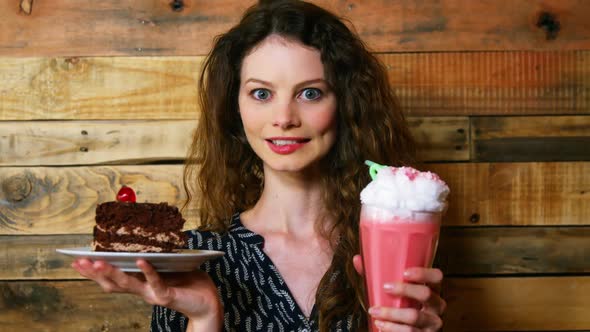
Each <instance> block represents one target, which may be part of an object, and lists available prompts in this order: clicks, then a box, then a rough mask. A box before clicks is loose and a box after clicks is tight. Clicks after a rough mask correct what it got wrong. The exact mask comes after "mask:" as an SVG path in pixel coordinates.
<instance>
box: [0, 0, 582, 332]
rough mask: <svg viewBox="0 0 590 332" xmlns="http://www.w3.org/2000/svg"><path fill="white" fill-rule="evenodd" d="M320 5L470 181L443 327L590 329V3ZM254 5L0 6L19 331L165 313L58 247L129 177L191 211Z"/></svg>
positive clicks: (10, 280)
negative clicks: (212, 123) (192, 152)
mask: <svg viewBox="0 0 590 332" xmlns="http://www.w3.org/2000/svg"><path fill="white" fill-rule="evenodd" d="M314 2H316V3H318V4H320V5H322V6H325V7H326V8H329V9H331V10H333V11H335V12H337V13H338V14H340V15H342V16H344V17H346V18H348V19H349V20H350V22H351V23H352V24H353V25H354V26H355V28H356V30H357V31H358V33H359V34H360V35H361V36H362V37H363V39H364V40H365V41H366V42H367V44H368V45H369V46H370V47H371V48H372V50H373V51H374V52H376V53H378V56H379V57H380V58H381V59H382V60H383V61H384V63H385V64H386V65H387V68H388V70H389V77H390V79H391V82H392V83H393V85H394V86H395V89H396V92H397V93H398V95H399V97H400V100H401V103H402V105H403V107H404V109H405V111H406V112H407V114H408V116H409V118H410V122H411V126H412V130H413V132H414V134H415V135H416V137H417V140H418V142H419V143H420V147H421V150H420V151H421V157H422V158H423V159H424V160H425V161H426V162H427V164H426V165H425V168H429V169H432V170H434V171H436V172H438V173H440V174H441V175H442V177H443V178H444V179H446V180H447V181H448V183H449V184H450V187H451V189H452V194H451V198H450V200H451V206H450V210H449V213H448V215H447V216H446V219H445V221H444V222H445V228H444V230H443V236H442V239H441V241H440V250H439V254H438V258H437V260H438V264H439V265H440V266H441V267H442V268H443V270H444V271H445V273H446V279H445V284H444V287H443V288H444V289H443V293H444V296H445V298H446V299H447V300H448V302H449V308H448V312H447V313H446V315H445V322H446V326H445V329H444V330H445V331H584V330H585V331H588V330H590V241H589V240H590V218H588V216H589V215H590V162H589V161H590V148H588V146H589V145H590V21H588V19H587V17H588V16H589V15H590V2H589V1H586V0H526V1H525V0H521V1H513V0H496V1H472V0H423V1H414V0H395V1H369V0H368V1H360V0H349V1H328V0H317V1H314ZM174 3H176V5H174ZM251 3H252V1H238V0H215V1H204V0H185V1H176V2H171V1H168V0H122V1H90V2H79V1H76V0H53V1H33V0H4V1H1V2H0V31H1V33H0V189H1V190H0V308H1V309H2V310H0V326H1V328H0V329H1V330H2V331H106V330H109V331H142V330H143V331H145V330H147V326H148V317H149V314H150V308H149V306H147V305H144V304H142V303H141V302H140V301H138V300H137V299H135V298H133V297H131V296H125V295H107V294H103V293H102V292H101V291H100V289H99V288H98V287H97V286H95V285H94V284H93V283H92V282H88V281H85V280H82V279H81V278H79V276H77V275H76V274H75V273H74V272H73V271H72V270H71V269H70V268H69V262H70V261H69V260H68V259H67V258H64V257H63V256H60V255H58V254H56V253H55V251H54V249H55V248H57V247H66V246H78V245H85V244H87V243H88V242H89V241H90V235H89V234H90V232H91V227H92V224H93V210H94V207H95V205H96V204H97V203H98V202H102V201H106V200H110V199H112V198H113V197H114V195H115V192H116V190H117V189H118V188H119V186H120V185H121V184H127V185H131V186H133V187H134V188H136V189H137V191H138V195H139V197H140V200H143V201H156V202H157V201H169V202H171V203H172V204H179V205H180V204H181V203H182V201H183V200H184V198H185V197H184V194H183V191H182V185H181V169H182V167H181V162H182V160H183V159H184V158H185V153H186V148H187V144H188V142H189V139H190V132H191V131H192V130H193V128H194V126H195V122H196V119H197V118H198V113H199V110H198V107H197V105H196V79H197V73H198V69H199V67H200V64H201V61H202V59H203V55H204V54H206V53H207V51H208V49H209V48H210V46H211V40H212V37H213V36H214V35H216V34H218V33H221V32H222V31H225V30H226V29H227V28H229V27H230V26H231V25H232V24H234V23H235V22H236V21H237V19H238V18H239V15H240V13H241V12H242V11H243V10H244V9H245V8H246V7H247V6H248V5H250V4H251ZM185 214H186V216H187V217H188V219H189V225H188V226H187V227H193V226H194V225H196V223H197V221H196V220H195V213H194V211H186V213H185Z"/></svg>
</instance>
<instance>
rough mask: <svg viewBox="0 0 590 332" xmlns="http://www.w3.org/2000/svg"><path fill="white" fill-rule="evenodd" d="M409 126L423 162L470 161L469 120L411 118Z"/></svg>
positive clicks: (465, 118)
mask: <svg viewBox="0 0 590 332" xmlns="http://www.w3.org/2000/svg"><path fill="white" fill-rule="evenodd" d="M408 124H409V126H410V130H411V132H412V135H413V136H414V139H415V140H416V144H417V148H418V158H419V159H420V160H423V161H439V160H445V161H467V160H469V159H470V151H469V149H470V146H469V144H470V142H469V128H470V123H469V118H467V117H409V118H408Z"/></svg>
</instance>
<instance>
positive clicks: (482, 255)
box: [437, 226, 590, 276]
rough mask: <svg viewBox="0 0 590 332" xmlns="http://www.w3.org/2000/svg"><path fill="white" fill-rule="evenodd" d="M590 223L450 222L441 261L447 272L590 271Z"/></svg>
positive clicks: (443, 236)
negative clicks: (504, 224) (488, 224)
mask: <svg viewBox="0 0 590 332" xmlns="http://www.w3.org/2000/svg"><path fill="white" fill-rule="evenodd" d="M589 239H590V227H531V226H527V227H469V228H464V227H461V228H458V227H445V228H443V230H442V232H441V238H440V241H439V249H438V253H437V263H438V264H437V265H438V266H439V267H440V268H441V269H442V270H443V271H444V272H445V274H446V275H447V276H458V275H462V276H467V275H472V276H473V275H478V276H481V275H496V276H498V275H510V274H545V273H551V274H561V275H566V274H582V273H590V264H589V263H588V262H590V241H589Z"/></svg>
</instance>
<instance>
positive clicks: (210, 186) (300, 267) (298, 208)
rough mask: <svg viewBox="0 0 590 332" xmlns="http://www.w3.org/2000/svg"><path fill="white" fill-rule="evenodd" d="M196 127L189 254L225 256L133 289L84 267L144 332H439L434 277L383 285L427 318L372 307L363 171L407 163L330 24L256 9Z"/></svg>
mask: <svg viewBox="0 0 590 332" xmlns="http://www.w3.org/2000/svg"><path fill="white" fill-rule="evenodd" d="M200 83H201V109H202V110H203V113H202V116H201V118H200V120H199V125H198V128H197V131H196V135H195V138H194V141H193V144H192V148H191V155H190V158H189V162H188V164H187V167H186V169H185V186H186V188H187V190H188V193H189V197H190V196H191V193H192V194H195V195H192V196H194V197H195V199H194V200H196V203H197V205H198V206H199V208H200V218H201V222H202V225H203V226H202V228H201V229H200V230H199V231H192V232H189V236H190V240H189V247H190V248H203V249H215V250H223V251H225V252H226V255H225V256H224V257H222V258H220V259H216V260H212V261H209V262H206V263H205V264H203V266H202V267H201V270H202V271H198V272H195V273H184V274H181V275H168V274H164V275H158V274H157V273H156V272H155V271H154V270H153V269H152V268H151V266H150V265H149V264H147V263H146V262H145V261H141V260H140V261H138V262H137V265H138V266H139V268H140V269H141V270H142V271H143V276H142V277H137V276H133V275H129V274H125V273H123V272H121V271H120V270H118V269H116V268H114V267H112V266H110V265H108V264H106V263H104V262H100V261H98V262H90V261H88V260H78V261H76V262H74V264H73V266H74V268H76V269H77V270H78V271H79V272H80V274H82V275H83V276H85V277H88V278H90V279H93V280H95V281H96V282H97V283H99V284H100V285H101V286H102V288H103V289H105V291H109V292H129V293H134V294H137V295H139V296H141V297H142V298H143V299H144V300H145V301H147V302H148V303H151V304H154V305H156V306H155V307H154V313H153V316H152V331H184V330H187V331H219V330H224V331H254V330H264V331H275V330H276V331H316V330H319V331H358V330H366V329H367V326H368V322H367V321H368V317H369V316H371V317H372V318H375V319H376V320H377V321H376V324H377V326H379V328H380V329H381V331H436V330H438V329H439V328H440V326H441V325H442V321H441V319H440V315H441V314H442V312H443V310H444V307H445V302H444V300H443V299H441V298H440V296H439V295H438V294H437V292H436V288H437V287H438V285H439V284H440V282H441V280H442V273H441V271H440V270H438V269H422V268H416V269H410V270H408V271H407V282H405V283H400V284H386V285H384V288H385V289H386V290H388V291H389V292H391V293H392V294H398V295H403V296H408V297H411V298H414V299H416V300H418V301H419V302H421V303H422V309H421V310H415V309H410V308H408V309H395V308H366V305H365V300H364V299H365V295H364V283H363V278H362V275H361V274H362V263H361V262H360V258H359V256H358V255H355V253H358V252H359V213H360V201H359V193H360V191H361V189H362V188H363V187H364V186H365V185H366V184H367V183H368V181H369V178H368V172H367V170H366V169H365V167H364V166H363V163H362V162H363V161H364V160H365V159H370V160H375V161H377V162H379V163H382V164H389V165H404V164H409V163H411V162H412V160H413V159H412V156H413V144H412V140H411V137H410V135H409V132H408V129H407V127H406V124H405V121H404V118H403V115H402V114H401V112H400V110H399V108H398V107H397V105H396V103H395V99H394V96H393V95H392V93H391V87H390V86H389V83H388V80H387V76H386V73H385V70H384V68H383V66H382V65H381V64H380V63H379V62H378V61H377V60H376V58H375V57H374V56H372V55H371V54H370V53H369V52H368V51H367V50H366V48H365V47H364V45H363V43H362V42H361V41H360V40H359V39H358V37H357V36H355V35H354V34H353V33H351V32H350V30H349V29H348V28H347V27H346V26H345V25H344V24H343V23H342V22H341V21H339V20H338V18H336V17H335V16H334V15H332V14H331V13H329V12H327V11H325V10H323V9H321V8H319V7H317V6H315V5H312V4H309V3H305V2H300V1H290V0H286V1H271V2H263V3H261V4H258V5H256V6H254V7H252V8H250V9H249V10H248V11H247V12H246V14H245V15H244V17H243V18H242V20H241V21H240V22H239V24H238V25H236V26H235V27H234V28H232V29H231V30H230V31H229V32H227V33H226V34H224V35H222V36H220V37H219V38H217V40H216V42H215V45H214V47H213V49H212V51H211V53H210V54H209V56H208V58H207V61H206V62H205V65H204V68H203V72H202V75H201V81H200Z"/></svg>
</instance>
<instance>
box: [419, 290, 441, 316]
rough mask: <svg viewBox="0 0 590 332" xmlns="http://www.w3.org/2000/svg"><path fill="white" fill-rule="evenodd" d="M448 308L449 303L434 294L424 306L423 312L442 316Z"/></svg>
mask: <svg viewBox="0 0 590 332" xmlns="http://www.w3.org/2000/svg"><path fill="white" fill-rule="evenodd" d="M446 308H447V302H446V301H445V300H444V299H443V298H442V297H440V295H438V294H436V293H433V294H432V296H431V297H430V299H429V300H428V301H426V302H425V303H424V304H423V305H422V310H424V311H426V312H429V313H431V314H434V315H437V316H440V315H442V314H443V313H444V312H445V310H446Z"/></svg>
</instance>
